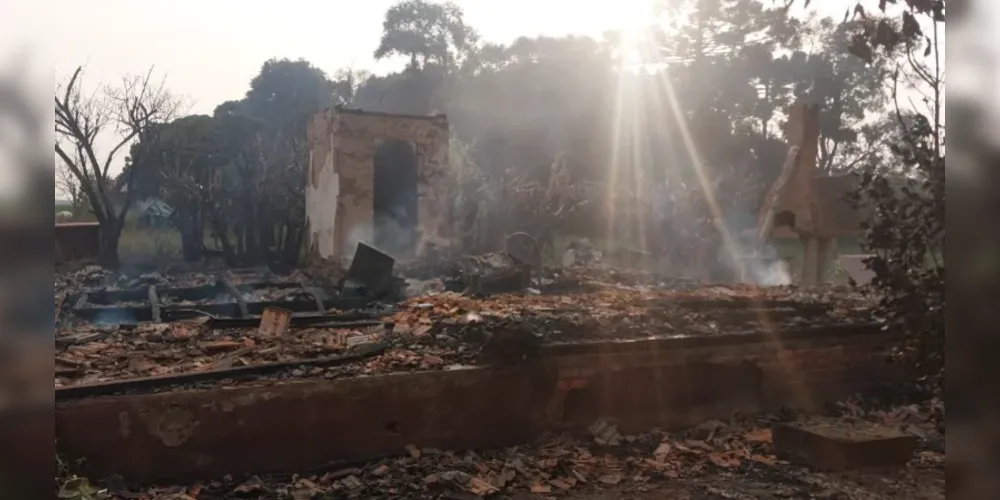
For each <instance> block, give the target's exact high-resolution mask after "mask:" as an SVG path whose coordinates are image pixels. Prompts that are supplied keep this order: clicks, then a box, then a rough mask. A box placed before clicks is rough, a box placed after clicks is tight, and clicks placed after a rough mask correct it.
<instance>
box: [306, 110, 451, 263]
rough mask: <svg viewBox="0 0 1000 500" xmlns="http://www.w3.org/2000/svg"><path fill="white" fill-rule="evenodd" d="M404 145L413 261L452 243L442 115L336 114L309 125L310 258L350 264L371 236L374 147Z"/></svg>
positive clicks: (323, 114) (318, 117) (317, 117)
mask: <svg viewBox="0 0 1000 500" xmlns="http://www.w3.org/2000/svg"><path fill="white" fill-rule="evenodd" d="M379 140H401V141H406V142H408V143H409V144H410V145H411V146H412V148H413V150H414V153H415V154H416V160H417V161H416V163H417V228H416V231H417V234H416V243H415V248H414V252H413V255H394V257H396V258H408V257H417V256H421V255H423V254H424V253H425V252H426V251H427V250H428V247H429V244H431V243H433V244H434V245H435V246H437V247H438V248H445V249H446V248H447V247H449V246H450V241H451V205H452V194H451V190H450V186H449V176H448V165H449V164H448V145H449V144H448V143H449V128H448V120H447V118H446V117H445V115H434V116H416V115H397V114H388V113H375V112H367V111H362V110H356V109H348V108H344V107H337V108H333V109H328V110H324V111H320V112H318V113H316V114H315V115H314V116H313V117H312V119H311V120H310V122H309V125H308V129H307V141H308V148H309V169H308V174H307V175H308V178H307V182H306V227H307V228H308V240H307V241H308V255H309V257H308V258H309V259H317V258H319V259H322V260H334V259H345V258H350V257H351V255H352V254H353V252H354V249H355V247H356V246H357V244H358V243H359V242H362V241H364V242H368V243H371V242H372V240H373V235H374V228H373V226H374V210H373V199H374V185H373V176H374V170H375V166H374V158H375V150H376V141H379Z"/></svg>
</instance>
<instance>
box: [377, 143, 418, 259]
mask: <svg viewBox="0 0 1000 500" xmlns="http://www.w3.org/2000/svg"><path fill="white" fill-rule="evenodd" d="M373 170H374V173H373V179H372V191H373V193H372V198H373V199H372V212H373V214H372V215H373V227H372V233H373V238H374V244H375V246H376V247H378V248H380V249H381V250H383V251H384V252H387V253H389V254H390V255H393V256H405V255H411V254H412V253H413V251H414V247H415V244H416V239H417V154H416V152H415V151H414V150H413V145H412V144H410V143H409V142H407V141H399V140H376V141H375V157H374V169H373Z"/></svg>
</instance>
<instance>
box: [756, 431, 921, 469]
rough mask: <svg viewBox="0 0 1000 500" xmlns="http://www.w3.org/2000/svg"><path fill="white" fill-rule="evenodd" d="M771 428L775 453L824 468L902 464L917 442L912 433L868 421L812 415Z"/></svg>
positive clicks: (910, 455) (804, 463) (790, 459)
mask: <svg viewBox="0 0 1000 500" xmlns="http://www.w3.org/2000/svg"><path fill="white" fill-rule="evenodd" d="M771 432H772V437H773V443H774V449H775V452H776V454H777V455H778V457H780V458H783V459H785V460H788V461H790V462H795V463H799V464H802V465H807V466H809V467H812V468H814V469H818V470H827V471H841V470H849V469H858V468H864V467H890V466H901V465H904V464H906V462H907V461H909V459H910V457H912V456H913V452H914V451H915V450H916V447H917V444H918V442H917V438H916V437H915V436H911V435H907V434H904V433H903V432H901V431H899V430H897V429H894V428H891V427H886V426H884V425H880V424H875V423H871V422H857V421H855V422H843V421H837V420H831V419H819V418H814V419H811V420H808V421H803V422H791V423H787V422H786V423H776V424H774V425H773V426H772V429H771Z"/></svg>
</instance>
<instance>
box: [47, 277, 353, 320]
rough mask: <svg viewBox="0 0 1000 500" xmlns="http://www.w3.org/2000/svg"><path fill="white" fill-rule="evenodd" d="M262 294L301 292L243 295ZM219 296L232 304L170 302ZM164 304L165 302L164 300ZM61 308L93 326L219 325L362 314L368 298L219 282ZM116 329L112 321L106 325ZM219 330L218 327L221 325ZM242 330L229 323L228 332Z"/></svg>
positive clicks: (81, 297)
mask: <svg viewBox="0 0 1000 500" xmlns="http://www.w3.org/2000/svg"><path fill="white" fill-rule="evenodd" d="M262 289H280V290H288V291H296V290H297V291H298V292H300V293H299V294H298V296H299V297H300V298H296V299H292V300H264V301H247V300H245V299H244V298H243V294H244V293H247V292H253V291H255V290H262ZM219 296H224V297H228V298H230V299H231V301H226V302H211V303H201V304H194V305H189V304H177V303H172V302H168V301H167V300H169V299H176V300H182V301H200V300H207V299H211V298H214V297H219ZM165 299H167V300H165ZM64 302H65V303H66V304H73V306H72V308H71V311H72V313H73V315H74V316H76V317H77V318H79V319H81V320H84V321H89V322H97V321H100V320H101V317H102V316H103V317H107V316H111V317H118V318H126V319H128V320H129V321H118V323H137V322H149V321H152V322H164V321H165V322H169V321H178V320H185V319H192V318H197V317H202V316H208V317H210V318H216V319H223V318H234V319H240V318H242V319H247V318H253V317H256V316H259V315H260V314H261V313H262V312H263V311H264V309H265V308H267V307H281V308H284V309H288V310H290V311H292V312H293V313H309V314H311V315H317V314H320V315H322V314H324V313H325V312H326V311H327V310H329V309H339V310H354V309H361V308H364V307H365V306H366V305H368V304H369V303H370V302H371V298H370V297H366V296H358V297H336V296H331V295H330V294H327V293H326V292H325V291H324V290H322V289H320V288H317V287H306V286H302V285H301V284H299V283H273V282H257V283H245V284H240V285H233V284H232V283H229V282H228V281H226V280H219V281H217V282H216V283H215V284H212V285H204V286H197V287H164V288H160V287H157V286H155V285H149V286H145V287H140V288H131V289H125V290H93V291H88V292H82V293H79V294H74V295H70V296H67V297H66V298H65V299H64ZM123 302H133V303H137V302H141V303H142V304H143V305H140V306H116V305H115V304H121V303H123ZM111 323H115V321H111ZM220 325H221V323H220ZM238 325H242V323H238V324H237V323H234V324H233V325H232V326H238Z"/></svg>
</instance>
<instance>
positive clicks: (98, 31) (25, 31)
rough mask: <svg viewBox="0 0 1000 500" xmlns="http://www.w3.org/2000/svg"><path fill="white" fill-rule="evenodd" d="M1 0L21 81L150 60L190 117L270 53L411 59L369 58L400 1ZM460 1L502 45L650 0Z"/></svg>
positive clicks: (590, 25)
mask: <svg viewBox="0 0 1000 500" xmlns="http://www.w3.org/2000/svg"><path fill="white" fill-rule="evenodd" d="M3 3H4V11H5V17H6V18H8V19H18V20H23V21H22V22H18V23H10V24H12V25H13V26H11V25H8V26H5V29H4V30H0V47H8V50H14V51H17V50H22V51H27V53H28V54H29V55H30V56H31V57H32V59H33V60H34V61H35V62H36V64H34V65H33V68H31V69H30V71H25V73H30V75H26V76H25V78H30V79H31V80H32V81H33V82H39V83H40V82H44V81H45V80H46V76H47V75H46V71H45V69H46V66H48V67H52V66H54V68H55V81H56V82H59V81H64V80H66V79H67V78H68V77H69V76H70V75H71V74H72V72H73V70H74V69H75V68H76V67H77V66H78V65H81V64H82V65H84V66H85V72H84V75H85V80H84V83H85V85H86V87H90V88H93V87H94V86H96V85H97V84H99V83H102V82H103V83H112V82H115V81H117V80H119V79H120V78H121V76H122V75H124V74H128V73H132V74H136V73H145V72H146V71H148V70H149V68H150V66H153V68H154V74H155V75H156V76H157V77H165V78H166V84H167V86H168V87H169V88H170V90H171V91H172V92H174V93H176V94H178V95H180V96H183V97H184V98H185V99H186V101H187V103H188V105H189V108H188V111H189V112H190V113H199V114H200V113H206V114H210V113H211V112H212V110H213V109H214V108H215V106H216V105H218V104H219V103H221V102H224V101H227V100H233V99H239V98H241V97H242V96H243V94H244V93H245V92H246V90H247V88H248V86H249V82H250V79H251V78H252V77H253V76H254V75H256V74H257V72H258V71H259V70H260V67H261V65H262V64H263V62H264V61H265V60H267V59H269V58H273V57H277V58H283V57H287V58H291V59H297V58H300V57H301V58H305V59H307V60H309V61H310V62H312V63H313V64H314V65H316V66H317V67H319V68H321V69H323V70H325V71H327V72H328V73H330V74H332V73H334V72H335V71H336V70H338V69H340V68H355V69H367V70H370V71H373V72H375V73H378V74H381V73H385V72H388V71H394V70H397V69H400V68H401V67H402V65H403V64H404V62H403V61H399V60H396V61H383V62H376V61H374V59H373V58H372V52H373V51H374V50H375V48H376V46H377V45H378V41H379V37H380V36H381V28H382V26H381V24H382V18H383V15H384V13H385V11H386V10H387V9H388V8H389V6H391V5H392V4H393V3H395V0H356V1H345V0H323V1H319V0H311V1H309V0H282V1H278V2H274V1H264V0H242V1H240V0H198V1H195V0H174V1H171V2H135V1H125V0H100V1H98V2H80V1H73V0H48V1H46V2H38V1H37V0H3ZM455 3H457V4H458V5H459V6H461V7H462V8H463V10H464V11H465V19H466V22H467V23H468V24H470V25H471V26H473V27H475V28H476V29H477V30H478V31H479V32H480V34H481V36H482V38H483V39H484V40H486V41H490V42H500V43H506V42H510V41H512V40H514V39H515V38H517V37H519V36H534V35H539V34H544V35H552V36H559V35H566V34H577V35H591V36H600V34H601V33H602V32H604V31H606V30H611V29H620V28H627V27H628V26H629V25H638V24H642V23H643V22H644V21H647V20H648V18H649V15H648V12H649V0H605V1H602V0H592V1H590V2H587V1H579V0H502V1H500V0H492V1H491V0H456V2H455ZM800 4H801V0H800ZM848 4H853V0H825V1H822V2H815V1H814V2H812V5H813V6H812V7H811V8H810V10H814V11H815V10H816V9H820V10H819V11H818V12H819V13H821V14H824V15H830V16H833V17H835V18H837V19H840V18H841V17H842V16H843V12H844V8H845V6H846V5H848ZM817 6H820V7H817ZM800 10H801V9H800ZM25 40H30V41H31V43H23V41H25ZM2 55H3V54H0V56H2ZM40 61H51V66H49V65H47V64H44V63H41V62H40ZM0 63H2V59H0ZM41 88H44V87H41ZM39 95H40V96H41V97H43V98H45V100H47V99H48V97H46V96H45V95H44V93H39ZM41 102H45V101H41ZM47 106H50V105H47ZM50 113H51V110H50Z"/></svg>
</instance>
